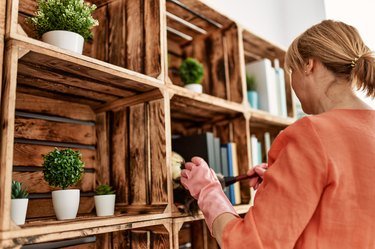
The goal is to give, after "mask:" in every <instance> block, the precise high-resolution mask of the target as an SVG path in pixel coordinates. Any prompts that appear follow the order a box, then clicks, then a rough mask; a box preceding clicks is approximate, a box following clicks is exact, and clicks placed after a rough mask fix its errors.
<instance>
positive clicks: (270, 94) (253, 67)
mask: <svg viewBox="0 0 375 249" xmlns="http://www.w3.org/2000/svg"><path fill="white" fill-rule="evenodd" d="M246 72H247V73H248V74H249V75H254V76H255V78H256V82H257V84H256V91H257V93H258V103H259V109H261V110H264V111H267V112H269V113H271V114H273V115H278V114H279V111H278V106H277V96H276V92H277V89H276V73H275V69H274V68H273V67H272V63H271V61H270V60H269V59H267V58H266V59H262V60H258V61H255V62H251V63H249V64H247V65H246Z"/></svg>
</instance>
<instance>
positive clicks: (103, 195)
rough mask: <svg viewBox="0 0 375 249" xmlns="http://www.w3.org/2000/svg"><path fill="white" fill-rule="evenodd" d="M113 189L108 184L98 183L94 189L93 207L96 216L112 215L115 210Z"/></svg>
mask: <svg viewBox="0 0 375 249" xmlns="http://www.w3.org/2000/svg"><path fill="white" fill-rule="evenodd" d="M115 199H116V195H115V191H114V190H112V187H111V186H109V185H108V184H100V185H99V186H98V187H97V188H96V189H95V196H94V200H95V209H96V215H97V216H108V215H113V214H114V212H115Z"/></svg>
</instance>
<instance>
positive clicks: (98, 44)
mask: <svg viewBox="0 0 375 249" xmlns="http://www.w3.org/2000/svg"><path fill="white" fill-rule="evenodd" d="M107 11H108V9H107V6H102V7H100V8H99V7H98V8H97V9H96V10H95V11H94V13H93V15H92V16H93V17H94V18H95V19H97V20H98V22H99V25H98V26H95V27H94V28H93V29H92V33H93V36H92V40H90V41H86V42H85V44H84V46H83V54H84V55H87V56H90V57H93V58H96V59H98V60H102V61H106V62H108V33H109V30H108V18H107ZM120 45H121V43H120V44H118V46H120Z"/></svg>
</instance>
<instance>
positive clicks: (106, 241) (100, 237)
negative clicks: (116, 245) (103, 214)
mask: <svg viewBox="0 0 375 249" xmlns="http://www.w3.org/2000/svg"><path fill="white" fill-rule="evenodd" d="M95 236H96V243H95V247H94V248H93V249H96V248H97V249H99V248H100V249H112V233H104V234H97V235H95Z"/></svg>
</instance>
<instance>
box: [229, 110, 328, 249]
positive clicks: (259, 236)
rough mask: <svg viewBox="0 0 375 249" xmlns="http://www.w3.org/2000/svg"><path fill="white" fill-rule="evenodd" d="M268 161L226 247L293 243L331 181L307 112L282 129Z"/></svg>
mask: <svg viewBox="0 0 375 249" xmlns="http://www.w3.org/2000/svg"><path fill="white" fill-rule="evenodd" d="M268 163H269V169H268V170H267V172H266V173H265V176H264V180H263V183H262V184H261V186H260V187H259V189H258V190H257V193H256V195H255V200H254V206H252V207H251V208H250V209H249V212H248V213H247V214H246V215H245V217H244V218H236V219H234V220H233V221H231V222H230V223H228V224H227V225H226V227H225V229H224V232H223V235H222V236H223V237H222V239H223V243H222V247H223V248H225V249H232V248H252V249H258V248H259V249H262V248H264V249H268V248H280V249H288V248H293V247H294V245H295V243H296V241H297V239H298V238H299V236H300V235H301V233H302V232H303V230H304V228H305V227H306V225H307V224H308V222H309V220H310V219H311V217H312V215H313V213H314V211H315V209H316V207H317V205H318V203H319V200H320V197H321V194H322V192H323V189H324V187H325V185H326V177H327V173H326V171H327V157H326V153H325V151H324V150H323V147H322V144H321V141H320V139H319V137H318V135H317V133H316V131H315V130H314V128H313V126H312V123H311V121H310V120H309V119H308V118H307V117H306V118H303V119H301V120H299V121H297V122H296V123H294V124H293V125H291V126H290V127H288V128H287V129H285V130H284V131H283V132H281V133H280V134H279V136H278V137H277V138H276V139H275V141H274V143H273V145H272V147H271V150H270V152H269V162H268Z"/></svg>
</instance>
